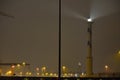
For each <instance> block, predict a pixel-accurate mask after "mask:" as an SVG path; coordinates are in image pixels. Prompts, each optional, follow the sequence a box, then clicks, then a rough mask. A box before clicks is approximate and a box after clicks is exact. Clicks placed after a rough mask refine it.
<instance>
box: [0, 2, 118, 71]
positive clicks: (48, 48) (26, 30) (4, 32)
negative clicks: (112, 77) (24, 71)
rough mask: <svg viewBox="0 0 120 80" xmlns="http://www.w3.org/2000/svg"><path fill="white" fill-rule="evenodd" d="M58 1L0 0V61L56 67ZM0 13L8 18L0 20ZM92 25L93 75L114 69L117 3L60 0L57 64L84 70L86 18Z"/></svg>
mask: <svg viewBox="0 0 120 80" xmlns="http://www.w3.org/2000/svg"><path fill="white" fill-rule="evenodd" d="M58 4H59V3H58V0H0V62H1V63H13V62H23V61H25V62H27V63H30V64H31V68H32V69H33V68H35V67H42V66H47V68H48V69H47V70H48V71H49V72H56V71H57V70H58V69H57V68H58V29H59V21H58V20H59V14H58V13H59V12H58V11H59V10H58V9H59V8H58ZM1 12H4V13H6V14H8V15H11V16H14V18H11V17H7V16H3V15H2V14H1ZM89 16H90V17H91V18H92V19H94V24H93V42H92V43H93V60H94V61H93V67H94V72H104V66H105V65H108V66H109V67H110V70H111V71H113V72H115V71H120V69H119V67H120V57H119V59H117V60H116V57H115V56H116V54H117V52H118V51H119V50H120V0H62V42H61V43H62V51H61V54H62V65H65V66H66V67H68V71H70V72H75V71H78V62H81V64H82V71H83V72H85V61H86V56H87V53H88V51H87V50H88V49H87V48H88V47H87V41H88V32H87V27H88V24H87V21H86V18H87V17H89Z"/></svg>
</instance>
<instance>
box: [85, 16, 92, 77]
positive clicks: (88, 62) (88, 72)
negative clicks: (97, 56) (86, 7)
mask: <svg viewBox="0 0 120 80" xmlns="http://www.w3.org/2000/svg"><path fill="white" fill-rule="evenodd" d="M87 22H88V43H87V46H88V54H87V57H86V75H87V76H88V77H89V76H91V75H93V58H92V24H93V20H92V19H90V18H89V19H88V20H87Z"/></svg>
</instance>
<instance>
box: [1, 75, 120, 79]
mask: <svg viewBox="0 0 120 80" xmlns="http://www.w3.org/2000/svg"><path fill="white" fill-rule="evenodd" d="M0 80H58V78H57V77H17V76H15V77H6V76H0ZM60 80H120V77H97V78H92V77H87V78H85V77H84V78H81V77H66V78H65V77H64V78H61V79H60Z"/></svg>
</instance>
